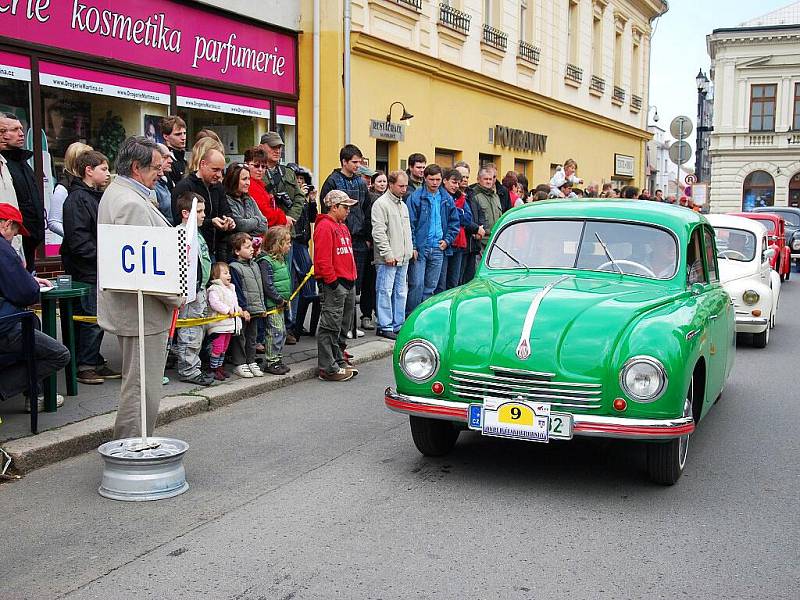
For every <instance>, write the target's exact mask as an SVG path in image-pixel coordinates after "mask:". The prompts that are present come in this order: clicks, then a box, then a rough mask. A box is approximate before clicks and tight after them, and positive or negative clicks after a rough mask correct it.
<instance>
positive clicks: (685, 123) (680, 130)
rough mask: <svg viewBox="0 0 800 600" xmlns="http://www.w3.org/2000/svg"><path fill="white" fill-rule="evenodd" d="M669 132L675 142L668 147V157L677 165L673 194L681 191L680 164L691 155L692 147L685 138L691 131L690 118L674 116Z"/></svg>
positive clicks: (678, 194)
mask: <svg viewBox="0 0 800 600" xmlns="http://www.w3.org/2000/svg"><path fill="white" fill-rule="evenodd" d="M669 132H670V133H671V134H672V137H674V138H675V139H676V140H678V141H677V142H674V143H673V144H672V145H671V146H670V147H669V158H670V160H671V161H672V162H674V163H675V164H676V165H678V175H677V177H676V178H675V194H676V195H677V196H680V193H681V165H682V164H684V163H686V162H688V161H689V159H690V158H691V156H692V147H691V146H689V142H686V141H685V140H686V138H687V137H689V135H690V134H691V133H692V120H691V119H690V118H689V117H686V116H680V117H675V118H674V119H672V123H670V124H669Z"/></svg>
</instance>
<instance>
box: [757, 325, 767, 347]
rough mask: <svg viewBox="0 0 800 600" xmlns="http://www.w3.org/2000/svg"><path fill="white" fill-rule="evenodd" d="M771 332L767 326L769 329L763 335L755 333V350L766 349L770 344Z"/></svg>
mask: <svg viewBox="0 0 800 600" xmlns="http://www.w3.org/2000/svg"><path fill="white" fill-rule="evenodd" d="M769 330H770V326H769V325H767V328H766V329H765V330H764V331H762V332H761V333H754V334H753V348H766V347H767V344H769Z"/></svg>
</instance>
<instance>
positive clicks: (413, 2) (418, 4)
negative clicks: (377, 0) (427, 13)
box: [394, 0, 422, 12]
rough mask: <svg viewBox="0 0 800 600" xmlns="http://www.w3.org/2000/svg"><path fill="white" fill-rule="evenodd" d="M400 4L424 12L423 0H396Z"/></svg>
mask: <svg viewBox="0 0 800 600" xmlns="http://www.w3.org/2000/svg"><path fill="white" fill-rule="evenodd" d="M394 1H395V2H396V3H397V4H399V5H400V6H405V7H406V8H410V9H411V10H415V11H417V12H422V0H394Z"/></svg>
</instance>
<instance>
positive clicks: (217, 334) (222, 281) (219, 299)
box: [207, 262, 242, 381]
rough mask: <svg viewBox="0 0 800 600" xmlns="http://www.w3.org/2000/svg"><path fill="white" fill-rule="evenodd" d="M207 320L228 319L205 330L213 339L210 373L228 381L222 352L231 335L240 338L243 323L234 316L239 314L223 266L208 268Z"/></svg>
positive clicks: (226, 270) (226, 347)
mask: <svg viewBox="0 0 800 600" xmlns="http://www.w3.org/2000/svg"><path fill="white" fill-rule="evenodd" d="M207 300H208V307H209V316H210V317H216V316H224V315H227V316H228V317H229V318H228V319H223V320H221V321H215V322H213V323H211V324H210V325H209V326H208V335H209V336H214V337H213V339H212V340H211V361H210V362H211V371H210V375H213V376H214V379H216V380H217V381H222V380H224V379H227V378H228V377H230V374H229V373H227V372H226V371H225V369H224V368H223V366H222V365H223V363H224V362H225V352H227V350H228V344H230V343H231V338H232V337H233V336H234V335H239V333H240V332H241V330H242V322H241V320H240V319H239V317H237V316H236V315H237V314H238V313H241V312H242V309H241V307H240V306H239V302H238V301H237V300H236V289H235V288H234V287H233V284H232V283H231V272H230V269H229V268H228V265H226V264H225V263H224V262H218V263H214V266H212V267H211V285H210V286H208V294H207Z"/></svg>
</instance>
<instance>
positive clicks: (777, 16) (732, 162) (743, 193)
mask: <svg viewBox="0 0 800 600" xmlns="http://www.w3.org/2000/svg"><path fill="white" fill-rule="evenodd" d="M707 43H708V53H709V55H710V56H711V78H712V80H713V81H714V90H715V98H714V119H713V127H714V131H713V132H712V134H711V192H710V194H711V209H712V210H713V211H714V212H731V211H739V210H743V209H744V210H747V209H749V208H752V207H753V206H772V205H778V206H785V205H787V204H790V205H791V204H795V205H797V204H800V2H795V3H793V4H791V5H789V6H786V7H785V8H782V9H780V10H777V11H774V12H772V13H769V14H766V15H764V16H762V17H759V18H757V19H753V20H752V21H747V22H745V23H742V25H741V26H740V27H736V28H731V29H715V30H714V31H713V32H712V33H711V35H709V36H708V37H707Z"/></svg>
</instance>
